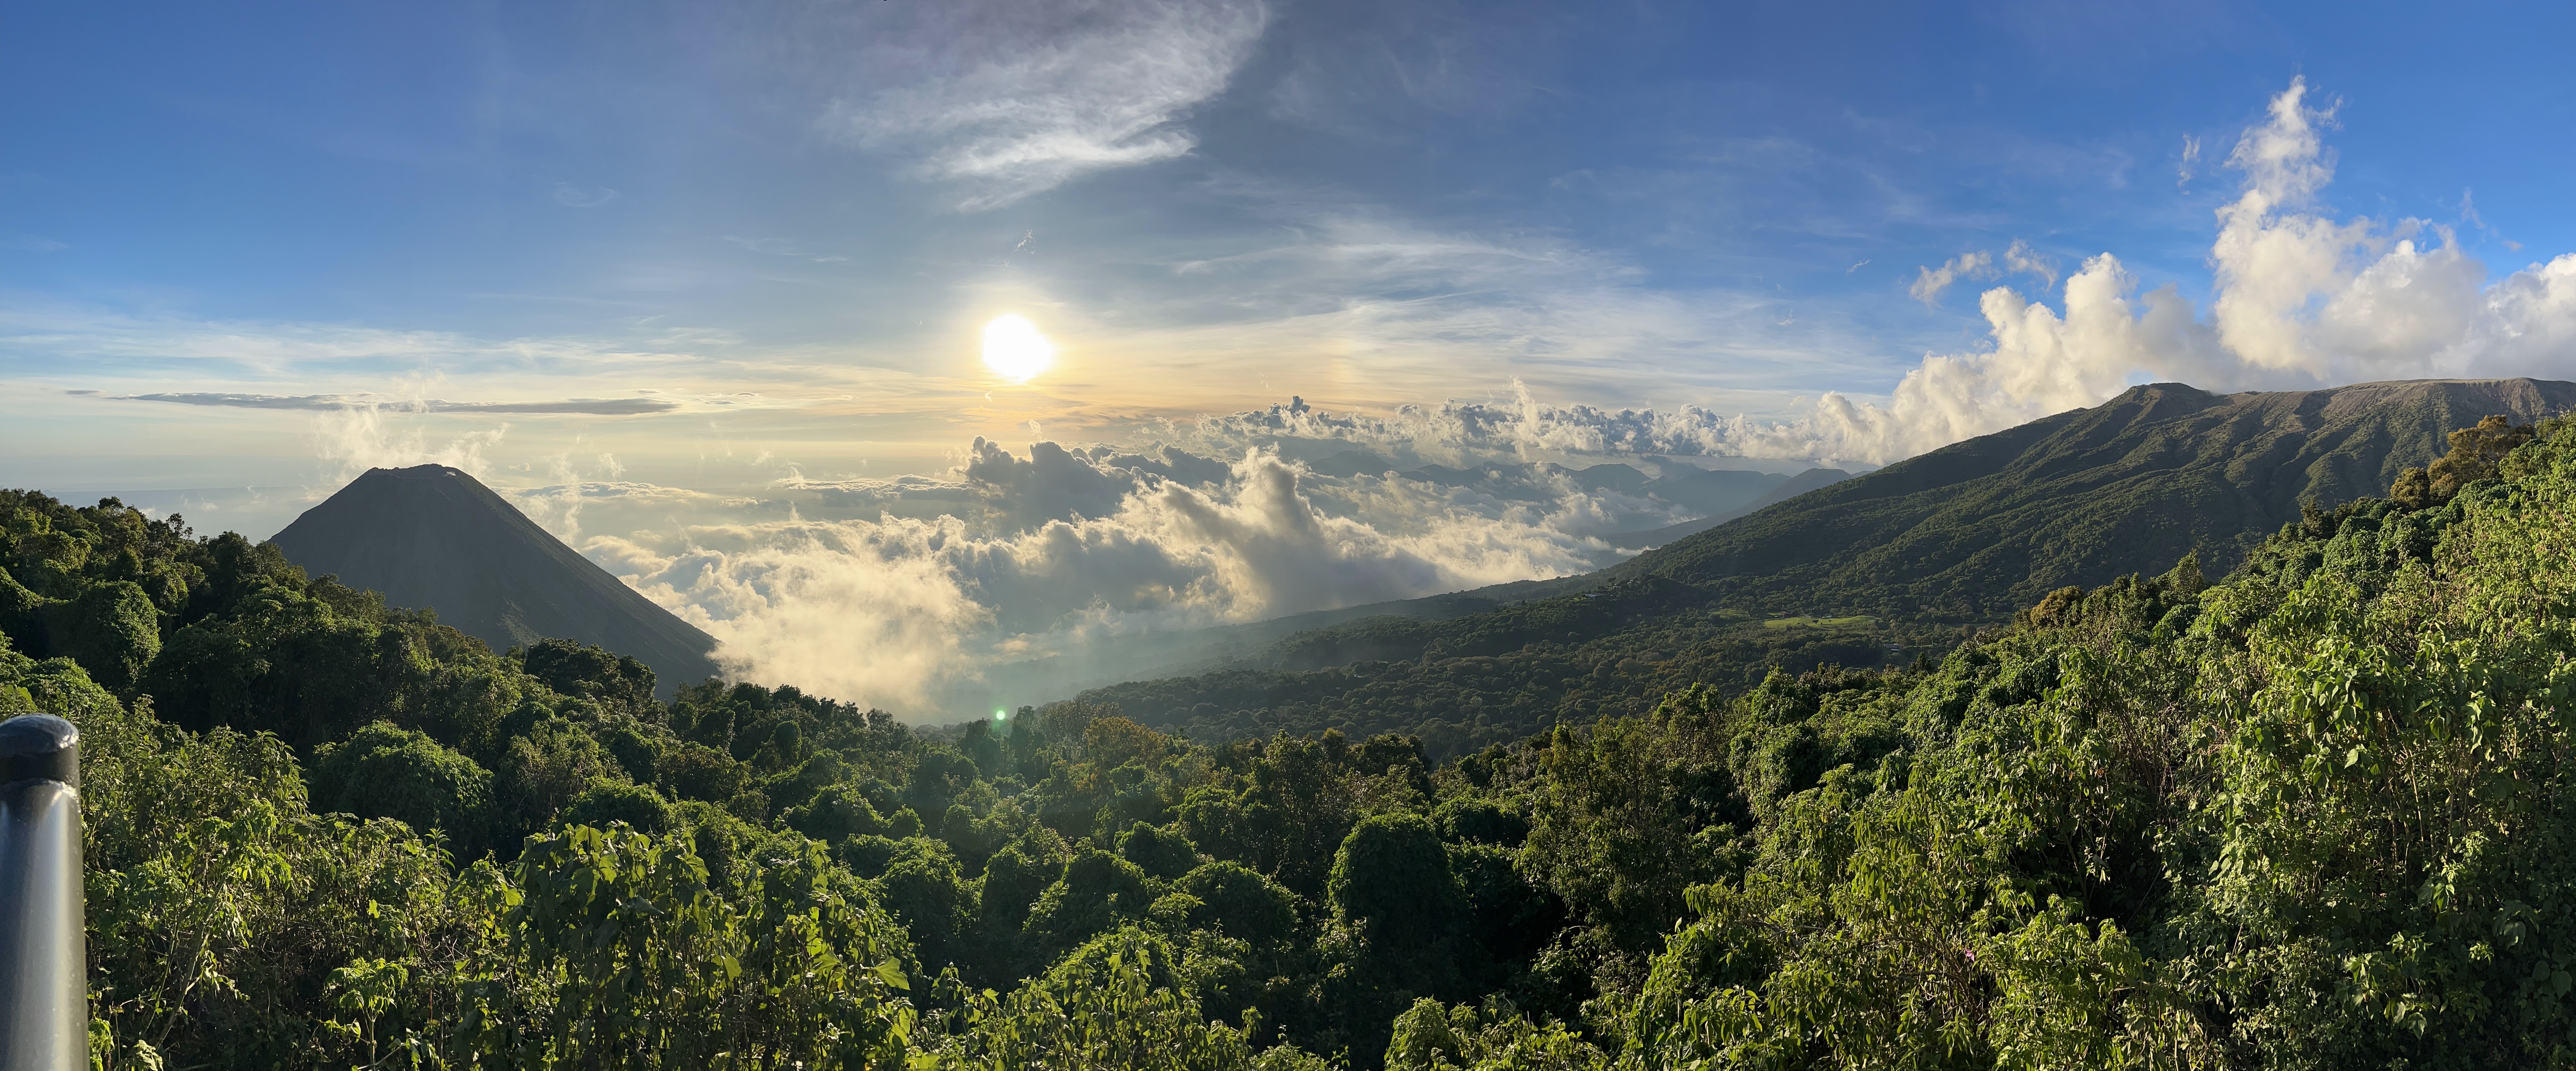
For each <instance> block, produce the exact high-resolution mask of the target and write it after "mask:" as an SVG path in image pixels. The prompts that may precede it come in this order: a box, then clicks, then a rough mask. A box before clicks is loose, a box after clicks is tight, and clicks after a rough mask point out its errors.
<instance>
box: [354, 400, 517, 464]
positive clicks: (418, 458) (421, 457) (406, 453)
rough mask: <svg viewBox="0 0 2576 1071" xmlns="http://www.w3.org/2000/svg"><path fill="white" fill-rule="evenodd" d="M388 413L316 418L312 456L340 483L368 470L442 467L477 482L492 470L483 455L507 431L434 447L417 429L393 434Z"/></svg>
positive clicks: (371, 408) (357, 408) (377, 409)
mask: <svg viewBox="0 0 2576 1071" xmlns="http://www.w3.org/2000/svg"><path fill="white" fill-rule="evenodd" d="M394 412H396V413H399V412H400V411H399V410H396V411H394ZM387 413H388V410H387V409H386V408H385V407H383V406H378V405H351V406H343V407H341V408H339V409H335V410H333V411H331V412H329V413H325V414H323V415H321V416H319V417H316V418H315V419H314V422H313V431H312V435H313V452H314V453H315V454H316V455H318V456H320V457H321V458H322V459H323V460H325V461H329V462H332V463H334V464H336V465H338V466H339V468H340V473H339V478H340V481H341V482H342V483H346V482H348V481H349V480H353V479H356V478H357V477H358V475H359V474H360V473H363V472H365V471H367V470H368V469H398V468H409V467H411V466H413V465H446V466H448V467H450V468H455V469H459V470H462V471H464V472H466V473H468V474H471V475H473V476H476V477H481V476H483V475H485V474H486V473H488V472H489V471H490V470H491V464H490V463H489V462H488V461H487V460H485V457H484V454H485V452H486V451H488V450H490V449H491V448H493V447H495V446H498V445H500V442H501V438H502V436H503V435H505V434H507V433H508V431H509V427H508V425H501V426H498V427H490V428H479V429H476V430H473V431H469V432H466V433H465V434H463V435H459V436H457V437H455V438H452V439H448V440H446V441H445V442H437V443H433V442H431V441H430V439H429V437H428V435H427V434H426V433H424V431H423V430H422V429H421V428H419V427H417V426H413V427H410V428H404V429H400V430H397V429H396V428H395V427H394V426H393V425H392V424H391V423H389V422H388V421H387V420H386V419H385V418H386V415H387Z"/></svg>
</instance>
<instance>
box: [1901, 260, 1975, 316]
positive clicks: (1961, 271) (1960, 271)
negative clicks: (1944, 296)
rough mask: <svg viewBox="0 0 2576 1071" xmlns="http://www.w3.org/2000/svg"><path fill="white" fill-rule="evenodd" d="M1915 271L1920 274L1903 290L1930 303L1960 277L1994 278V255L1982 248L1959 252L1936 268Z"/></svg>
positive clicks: (1939, 298) (1939, 297) (1927, 303)
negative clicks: (1969, 251) (1974, 250)
mask: <svg viewBox="0 0 2576 1071" xmlns="http://www.w3.org/2000/svg"><path fill="white" fill-rule="evenodd" d="M1915 271H1917V272H1920V273H1921V274H1920V275H1918V276H1916V277H1915V279H1914V281H1913V282H1912V283H1910V284H1908V285H1907V286H1906V288H1905V292H1906V293H1908V294H1912V295H1914V300H1916V301H1920V302H1922V303H1924V304H1926V305H1930V304H1932V303H1934V302H1937V301H1939V300H1941V292H1942V291H1945V290H1948V289H1950V284H1952V283H1955V282H1958V281H1959V280H1961V279H1992V278H1994V277H1995V255H1994V254H1992V253H1988V252H1985V251H1983V250H1979V251H1977V252H1974V253H1961V254H1959V255H1958V256H1955V257H1951V258H1950V259H1949V261H1948V262H1946V263H1944V264H1942V265H1941V266H1940V267H1938V268H1916V269H1915Z"/></svg>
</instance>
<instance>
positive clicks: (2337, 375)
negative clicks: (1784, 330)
mask: <svg viewBox="0 0 2576 1071" xmlns="http://www.w3.org/2000/svg"><path fill="white" fill-rule="evenodd" d="M2307 96H2308V86H2307V83H2306V81H2305V80H2304V79H2297V80H2293V81H2292V82H2291V84H2290V87H2289V88H2288V89H2286V90H2284V91H2283V92H2282V93H2281V94H2280V95H2279V96H2277V97H2274V98H2273V100H2272V101H2271V104H2270V107H2269V108H2268V109H2267V118H2266V121H2265V122H2264V123H2262V124H2261V125H2259V126H2256V127H2254V128H2252V129H2249V130H2247V131H2246V132H2245V134H2244V136H2243V137H2242V138H2240V139H2239V140H2238V142H2237V145H2236V148H2235V150H2234V151H2233V152H2232V153H2230V154H2229V156H2228V166H2230V167H2232V168H2234V169H2236V170H2238V171H2240V172H2242V173H2243V174H2244V182H2243V186H2242V189H2241V192H2240V193H2239V195H2238V196H2237V198H2236V199H2235V200H2233V201H2230V202H2229V203H2227V204H2226V205H2224V206H2222V207H2220V208H2219V209H2218V211H2217V221H2218V233H2217V236H2216V238H2215V239H2214V241H2213V242H2212V244H2211V249H2210V263H2211V264H2212V266H2213V267H2214V269H2215V272H2214V275H2215V279H2214V286H2213V290H2214V297H2213V299H2212V300H2211V302H2210V305H2209V308H2208V310H2207V314H2206V316H2205V317H2204V316H2203V315H2202V313H2201V310H2199V309H2196V308H2195V307H2194V306H2193V304H2192V302H2191V301H2190V300H2189V299H2187V298H2185V297H2183V296H2182V295H2181V294H2180V293H2179V292H2178V291H2177V290H2176V288H2175V287H2173V286H2171V285H2167V286H2164V287H2160V288H2157V289H2155V290H2153V291H2150V292H2148V293H2145V294H2140V293H2138V285H2139V284H2138V282H2137V280H2136V278H2135V277H2134V276H2132V275H2131V274H2130V273H2129V271H2128V269H2127V268H2126V267H2125V266H2123V265H2122V264H2121V263H2120V261H2119V259H2118V258H2117V257H2115V256H2113V255H2112V254H2110V253H2102V254H2099V255H2096V256H2094V257H2092V258H2091V259H2089V260H2086V261H2085V262H2084V265H2083V267H2082V268H2081V269H2079V270H2078V271H2077V272H2076V273H2075V274H2074V275H2073V276H2071V277H2069V278H2068V279H2067V280H2066V290H2065V296H2064V302H2063V311H2062V312H2060V311H2058V310H2052V309H2050V308H2049V307H2048V306H2047V305H2045V304H2042V303H2039V302H2034V301H2031V300H2029V299H2026V298H2024V297H2023V296H2022V295H2021V294H2019V293H2017V292H2015V291H2013V290H2012V289H2010V288H2007V287H1998V288H1995V289H1992V290H1988V291H1987V292H1986V293H1985V294H1984V295H1983V296H1982V297H1981V298H1980V299H1979V301H1978V310H1979V312H1980V313H1982V314H1983V315H1984V317H1985V319H1986V324H1987V329H1988V334H1989V337H1990V339H1991V340H1992V346H1991V348H1990V349H1987V350H1985V351H1982V352H1974V353H1965V354H1934V355H1928V356H1926V357H1925V358H1924V359H1923V362H1922V363H1921V364H1920V365H1919V366H1917V367H1916V368H1915V369H1913V370H1912V371H1910V372H1908V373H1906V376H1905V379H1904V380H1903V382H1901V383H1899V384H1898V386H1897V389H1896V391H1895V393H1894V395H1893V397H1892V398H1891V400H1890V403H1889V405H1888V406H1886V407H1885V408H1881V407H1878V406H1875V405H1870V404H1867V403H1864V402H1857V401H1853V400H1851V399H1848V398H1843V397H1841V396H1838V395H1835V394H1830V393H1829V394H1827V395H1825V396H1824V398H1823V399H1822V400H1821V401H1820V402H1819V404H1818V406H1817V409H1816V411H1815V412H1814V414H1812V415H1811V416H1808V417H1805V418H1802V419H1799V420H1793V421H1786V422H1781V423H1778V424H1774V425H1771V426H1770V427H1769V428H1768V429H1766V430H1767V431H1768V432H1769V433H1771V434H1774V435H1781V436H1790V437H1796V436H1801V435H1803V436H1805V437H1807V438H1809V439H1810V440H1812V441H1814V442H1816V443H1817V444H1818V451H1819V456H1852V457H1862V458H1868V459H1871V460H1880V461H1891V460H1895V459H1897V458H1902V457H1907V456H1911V455H1912V454H1916V453H1920V452H1922V451H1924V450H1929V449H1932V448H1935V447H1938V446H1942V445H1945V444H1947V443H1951V442H1956V441H1958V440H1960V439H1963V438H1967V437H1970V436H1974V435H1981V434H1985V433H1988V432H1992V431H1998V430H2001V429H2003V428H2007V427H2010V426H2012V425H2014V424H2018V423H2022V422H2024V421H2028V420H2032V419H2036V418H2038V417H2041V416H2045V415H2048V414H2050V413H2054V412H2060V411H2063V410H2066V409H2070V408H2075V407H2079V406H2086V405H2094V404H2098V403H2100V402H2101V401H2103V400H2105V399H2107V398H2109V397H2110V396H2111V395H2113V394H2116V393H2118V392H2119V391H2120V390H2122V389H2124V388H2125V387H2126V386H2127V385H2128V384H2130V383H2132V382H2136V381H2138V380H2139V378H2140V377H2147V378H2154V379H2167V380H2180V381H2183V382H2188V383H2191V384H2194V385H2197V386H2200V387H2204V388H2208V389H2214V390H2248V389H2297V388H2303V387H2317V386H2326V385H2331V384H2336V383H2349V382H2357V381H2364V380H2373V379H2392V378H2418V377H2428V376H2512V375H2533V374H2542V375H2549V374H2560V375H2563V374H2565V372H2566V370H2567V368H2568V367H2569V361H2570V358H2571V357H2576V254H2563V255H2560V256H2559V257H2557V258H2555V259H2553V260H2550V261H2548V262H2546V263H2534V264H2531V265H2529V266H2527V267H2525V268H2523V269H2522V270H2520V271H2516V272H2513V273H2512V274H2510V275H2507V276H2506V277H2504V278H2503V279H2500V280H2497V281H2495V282H2493V283H2489V282H2487V281H2486V280H2487V269H2486V266H2485V265H2483V264H2481V263H2479V262H2478V261H2477V260H2475V259H2474V258H2471V257H2470V256H2469V255H2468V254H2467V253H2465V252H2464V251H2462V250H2461V249H2460V247H2459V244H2458V242H2457V241H2456V240H2455V239H2454V236H2453V235H2452V233H2451V231H2450V230H2449V229H2448V228H2445V227H2441V226H2438V225H2435V224H2431V223H2428V222H2426V221H2423V220H2417V219H2404V220H2398V221H2395V222H2393V223H2390V222H2383V221H2380V220H2375V219H2370V218H2367V217H2363V218H2357V219H2353V220H2350V221H2339V220H2336V219H2334V218H2332V217H2329V216H2326V215H2323V214H2320V213H2319V212H2317V211H2316V210H2315V206H2316V203H2317V199H2318V197H2319V195H2320V194H2322V193H2323V192H2324V190H2325V188H2326V187H2327V185H2328V184H2329V183H2331V182H2332V181H2333V178H2334V157H2333V154H2332V153H2331V151H2329V150H2328V149H2327V148H2326V146H2325V144H2324V141H2323V138H2322V136H2321V133H2320V132H2321V131H2322V130H2324V129H2328V128H2330V127H2331V126H2332V124H2333V118H2334V117H2333V108H2332V107H2331V106H2329V107H2326V108H2313V107H2310V106H2309V104H2308V102H2307ZM1963 260H1964V258H1963ZM1962 264H1963V261H1962V260H1954V261H1952V262H1951V264H1949V265H1945V266H1944V270H1945V271H1949V272H1950V276H1951V277H1956V276H1958V275H1960V274H1962V273H1961V272H1960V271H1957V270H1955V269H1958V268H1960V267H1961V266H1962ZM1924 274H1925V280H1927V281H1928V280H1931V279H1934V278H1935V277H1936V275H1937V273H1934V272H1932V271H1931V270H1929V269H1926V271H1925V273H1924ZM1941 281H1942V282H1944V283H1946V282H1947V281H1948V278H1942V280H1941ZM1920 285H1922V284H1921V283H1918V286H1920Z"/></svg>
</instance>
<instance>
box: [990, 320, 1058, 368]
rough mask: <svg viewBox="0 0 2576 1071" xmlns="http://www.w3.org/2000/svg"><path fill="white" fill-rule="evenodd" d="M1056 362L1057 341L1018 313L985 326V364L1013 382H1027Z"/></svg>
mask: <svg viewBox="0 0 2576 1071" xmlns="http://www.w3.org/2000/svg"><path fill="white" fill-rule="evenodd" d="M1053 363H1055V343H1052V342H1049V341H1047V337H1046V336H1045V335H1041V334H1039V333H1038V325H1036V324H1033V323H1030V322H1029V320H1028V317H1025V316H1022V315H1020V314H1018V313H1016V312H1011V313H1004V314H1002V315H1000V316H996V317H993V322H991V323H988V324H985V325H984V367H986V368H990V369H992V370H993V371H994V372H995V373H997V374H999V375H1000V376H1001V377H1002V378H1004V379H1007V380H1010V381H1011V382H1013V383H1026V382H1028V381H1029V380H1030V379H1032V378H1034V377H1035V376H1036V375H1037V374H1038V373H1040V372H1043V371H1046V369H1047V366H1048V365H1050V364H1053Z"/></svg>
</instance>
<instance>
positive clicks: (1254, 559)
mask: <svg viewBox="0 0 2576 1071" xmlns="http://www.w3.org/2000/svg"><path fill="white" fill-rule="evenodd" d="M1211 468H1213V470H1214V471H1210V470H1211ZM957 475H958V476H959V479H958V480H957V481H955V484H956V487H957V488H958V489H961V490H965V491H967V492H969V493H970V494H971V495H972V496H973V497H972V498H971V499H970V500H968V502H969V508H963V509H960V510H958V511H956V512H946V513H942V514H940V515H938V516H935V517H926V518H907V517H899V516H895V515H892V514H881V515H879V516H877V517H874V518H860V517H844V518H828V517H808V516H804V515H803V514H802V513H801V511H796V510H790V511H789V512H788V513H787V514H786V515H784V516H771V517H769V518H767V519H749V520H740V519H737V520H717V521H713V522H711V523H696V524H683V525H677V526H672V527H669V528H664V529H659V530H655V529H643V530H638V531H636V532H634V533H633V534H628V535H617V536H608V535H602V536H594V537H591V538H589V539H586V540H583V541H581V543H580V545H581V547H582V549H583V550H584V551H585V552H586V553H588V554H590V555H591V556H592V558H593V559H594V560H597V561H599V562H601V563H602V564H603V565H604V566H606V567H607V568H609V569H610V570H611V571H612V572H616V573H619V574H620V575H623V576H625V577H627V578H628V580H629V582H630V583H632V584H634V585H635V586H636V587H637V589H638V590H641V591H643V592H644V593H645V594H647V595H648V596H650V597H652V598H654V599H656V600H657V601H659V602H661V603H662V604H664V605H666V606H670V607H672V608H673V609H674V610H675V611H676V612H679V613H681V614H683V615H684V616H686V617H689V618H690V619H691V620H693V621H695V622H696V623H698V624H699V625H700V626H701V627H703V628H705V629H706V630H707V631H708V632H709V633H711V634H713V635H715V636H716V637H717V638H718V639H719V640H720V641H722V644H723V645H722V647H721V648H720V649H719V650H718V652H717V657H718V660H719V661H720V662H722V663H723V664H724V665H725V666H726V668H727V669H728V670H729V671H730V672H733V673H735V674H738V675H740V676H743V677H746V678H750V679H755V680H766V681H793V682H796V683H798V685H799V686H800V687H805V688H809V689H812V690H815V691H818V692H822V693H825V694H831V695H835V696H840V697H843V698H848V699H852V700H854V701H860V702H867V703H872V704H876V705H880V706H884V707H887V708H889V709H894V710H898V711H901V712H905V713H937V712H938V708H939V707H940V705H941V704H942V703H943V701H945V700H946V699H948V698H949V697H952V696H953V695H955V694H956V693H957V690H958V689H960V688H961V687H965V686H967V685H970V684H971V683H972V681H973V679H974V678H975V676H976V675H977V674H978V673H979V672H980V670H981V669H982V667H984V666H987V665H990V664H992V663H993V662H995V661H998V660H1004V659H1027V658H1031V657H1040V656H1045V655H1049V654H1060V653H1063V652H1066V651H1068V650H1072V649H1075V648H1077V647H1079V646H1080V645H1081V644H1082V643H1084V642H1085V641H1086V640H1087V639H1088V638H1093V637H1098V636H1103V635H1114V634H1134V633H1143V632H1171V631H1176V630H1186V629H1191V628H1197V627H1203V626H1207V625H1213V624H1222V623H1229V622H1240V621H1253V620H1261V619H1265V618H1270V617H1276V616H1279V615H1282V614H1292V613H1298V612H1302V611H1307V610H1318V609H1329V608H1335V607H1342V606H1350V605H1358V604H1363V603H1370V602H1380V601H1386V600H1392V599H1403V598H1411V597H1416V596H1421V595H1429V594H1435V593H1438V592H1444V591H1454V590H1458V589H1460V588H1466V587H1475V586H1481V585H1484V584H1491V583H1500V582H1504V581H1509V580H1519V579H1527V578H1531V577H1544V576H1554V575H1561V574H1565V573H1570V572H1577V571H1582V570H1585V569H1589V568H1592V567H1594V566H1596V565H1598V564H1601V563H1602V561H1604V560H1605V558H1606V557H1607V556H1608V555H1609V554H1610V553H1611V552H1609V551H1608V548H1607V547H1606V546H1605V545H1604V544H1602V543H1601V542H1599V541H1598V540H1594V539H1590V538H1588V537H1585V536H1581V535H1577V534H1574V533H1573V532H1572V531H1570V530H1569V528H1568V525H1569V523H1570V522H1574V521H1578V520H1580V519H1582V518H1584V517H1587V516H1591V515H1593V514H1594V513H1597V511H1599V510H1600V509H1602V508H1605V507H1603V506H1602V504H1600V503H1592V502H1582V503H1576V504H1573V505H1572V507H1571V508H1560V507H1566V506H1567V504H1565V503H1556V504H1553V505H1551V504H1548V503H1536V504H1533V503H1522V502H1510V501H1504V500H1501V499H1498V498H1495V497H1493V496H1491V495H1486V494H1481V493H1478V492H1475V491H1472V490H1467V489H1463V488H1458V487H1447V486H1441V485H1438V484H1434V483H1429V482H1425V481H1419V480H1411V479H1407V478H1405V477H1402V476H1397V475H1393V474H1378V475H1360V476H1353V477H1343V478H1335V477H1326V476H1320V475H1318V474H1316V473H1314V472H1313V471H1312V470H1310V469H1309V468H1307V467H1305V466H1303V465H1300V464H1298V463H1296V462H1294V461H1291V460H1288V459H1285V458H1283V457H1281V456H1280V455H1278V454H1276V453H1273V452H1269V451H1264V450H1249V451H1246V452H1245V453H1244V454H1243V455H1242V456H1241V457H1240V458H1238V459H1236V460H1234V461H1232V462H1230V463H1226V462H1215V461H1213V460H1212V459H1207V458H1203V457H1198V456H1195V455H1190V454H1187V453H1186V452H1184V451H1178V450H1172V449H1162V450H1157V451H1153V452H1134V453H1117V452H1113V451H1110V450H1108V449H1107V448H1095V449H1085V450H1071V449H1066V448H1064V447H1061V446H1059V445H1057V444H1052V443H1048V444H1041V446H1040V447H1039V448H1035V449H1032V450H1031V451H1030V452H1029V454H1028V456H1026V457H1021V456H1017V455H1013V454H1010V453H1009V452H1007V451H1003V450H1001V449H999V448H998V447H994V446H993V445H992V444H989V443H983V442H980V441H979V443H978V444H977V447H976V449H975V451H974V453H973V454H972V455H971V456H970V457H969V459H968V461H967V464H966V465H965V466H963V467H962V468H961V469H960V470H959V472H958V473H957ZM1048 478H1053V479H1056V480H1059V481H1066V480H1070V481H1075V482H1078V484H1079V485H1078V486H1076V487H1074V488H1072V489H1071V490H1070V491H1069V492H1068V493H1066V494H1064V495H1061V496H1057V497H1053V498H1049V497H1045V496H1042V495H1038V494H1035V493H1034V491H1035V488H1036V486H1037V484H1036V482H1035V481H1038V480H1043V479H1048ZM916 486H918V485H916ZM814 489H815V488H814V485H804V486H803V487H801V488H799V490H804V491H812V490H814ZM564 490H570V491H572V492H573V493H575V494H577V495H580V496H583V497H586V498H588V499H590V500H593V501H597V500H604V499H612V498H627V497H653V496H652V494H651V493H650V492H643V491H638V490H637V489H636V488H634V487H633V485H617V484H594V485H587V486H586V487H579V488H570V489H564ZM869 490H872V491H875V492H879V493H882V492H886V491H894V492H896V493H900V490H901V489H900V487H899V486H895V485H877V486H875V487H873V488H870V489H869ZM681 494H682V495H684V496H685V495H686V494H688V493H686V492H682V493H681ZM561 497H562V496H561V495H560V493H558V491H557V490H556V489H548V490H545V491H539V492H531V493H527V494H525V495H523V496H522V501H523V503H525V502H528V501H530V500H531V499H535V500H539V501H551V502H558V503H559V502H560V501H561ZM1574 497H1577V498H1580V497H1582V496H1581V495H1580V494H1577V495H1575V496H1574ZM1023 498H1025V499H1028V500H1029V503H1026V504H1024V503H1022V502H1021V501H1020V500H1021V499H1023ZM665 499H666V500H665V504H671V503H669V501H668V500H667V496H665ZM975 505H981V506H986V507H989V508H986V509H983V510H980V511H979V510H977V509H975V508H972V507H973V506H975ZM532 512H533V511H532ZM735 515H736V516H737V517H739V516H741V514H739V513H736V514H735ZM562 523H563V521H562V518H561V517H560V516H558V517H557V518H556V527H557V530H558V531H559V532H561V531H562V527H561V525H562Z"/></svg>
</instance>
